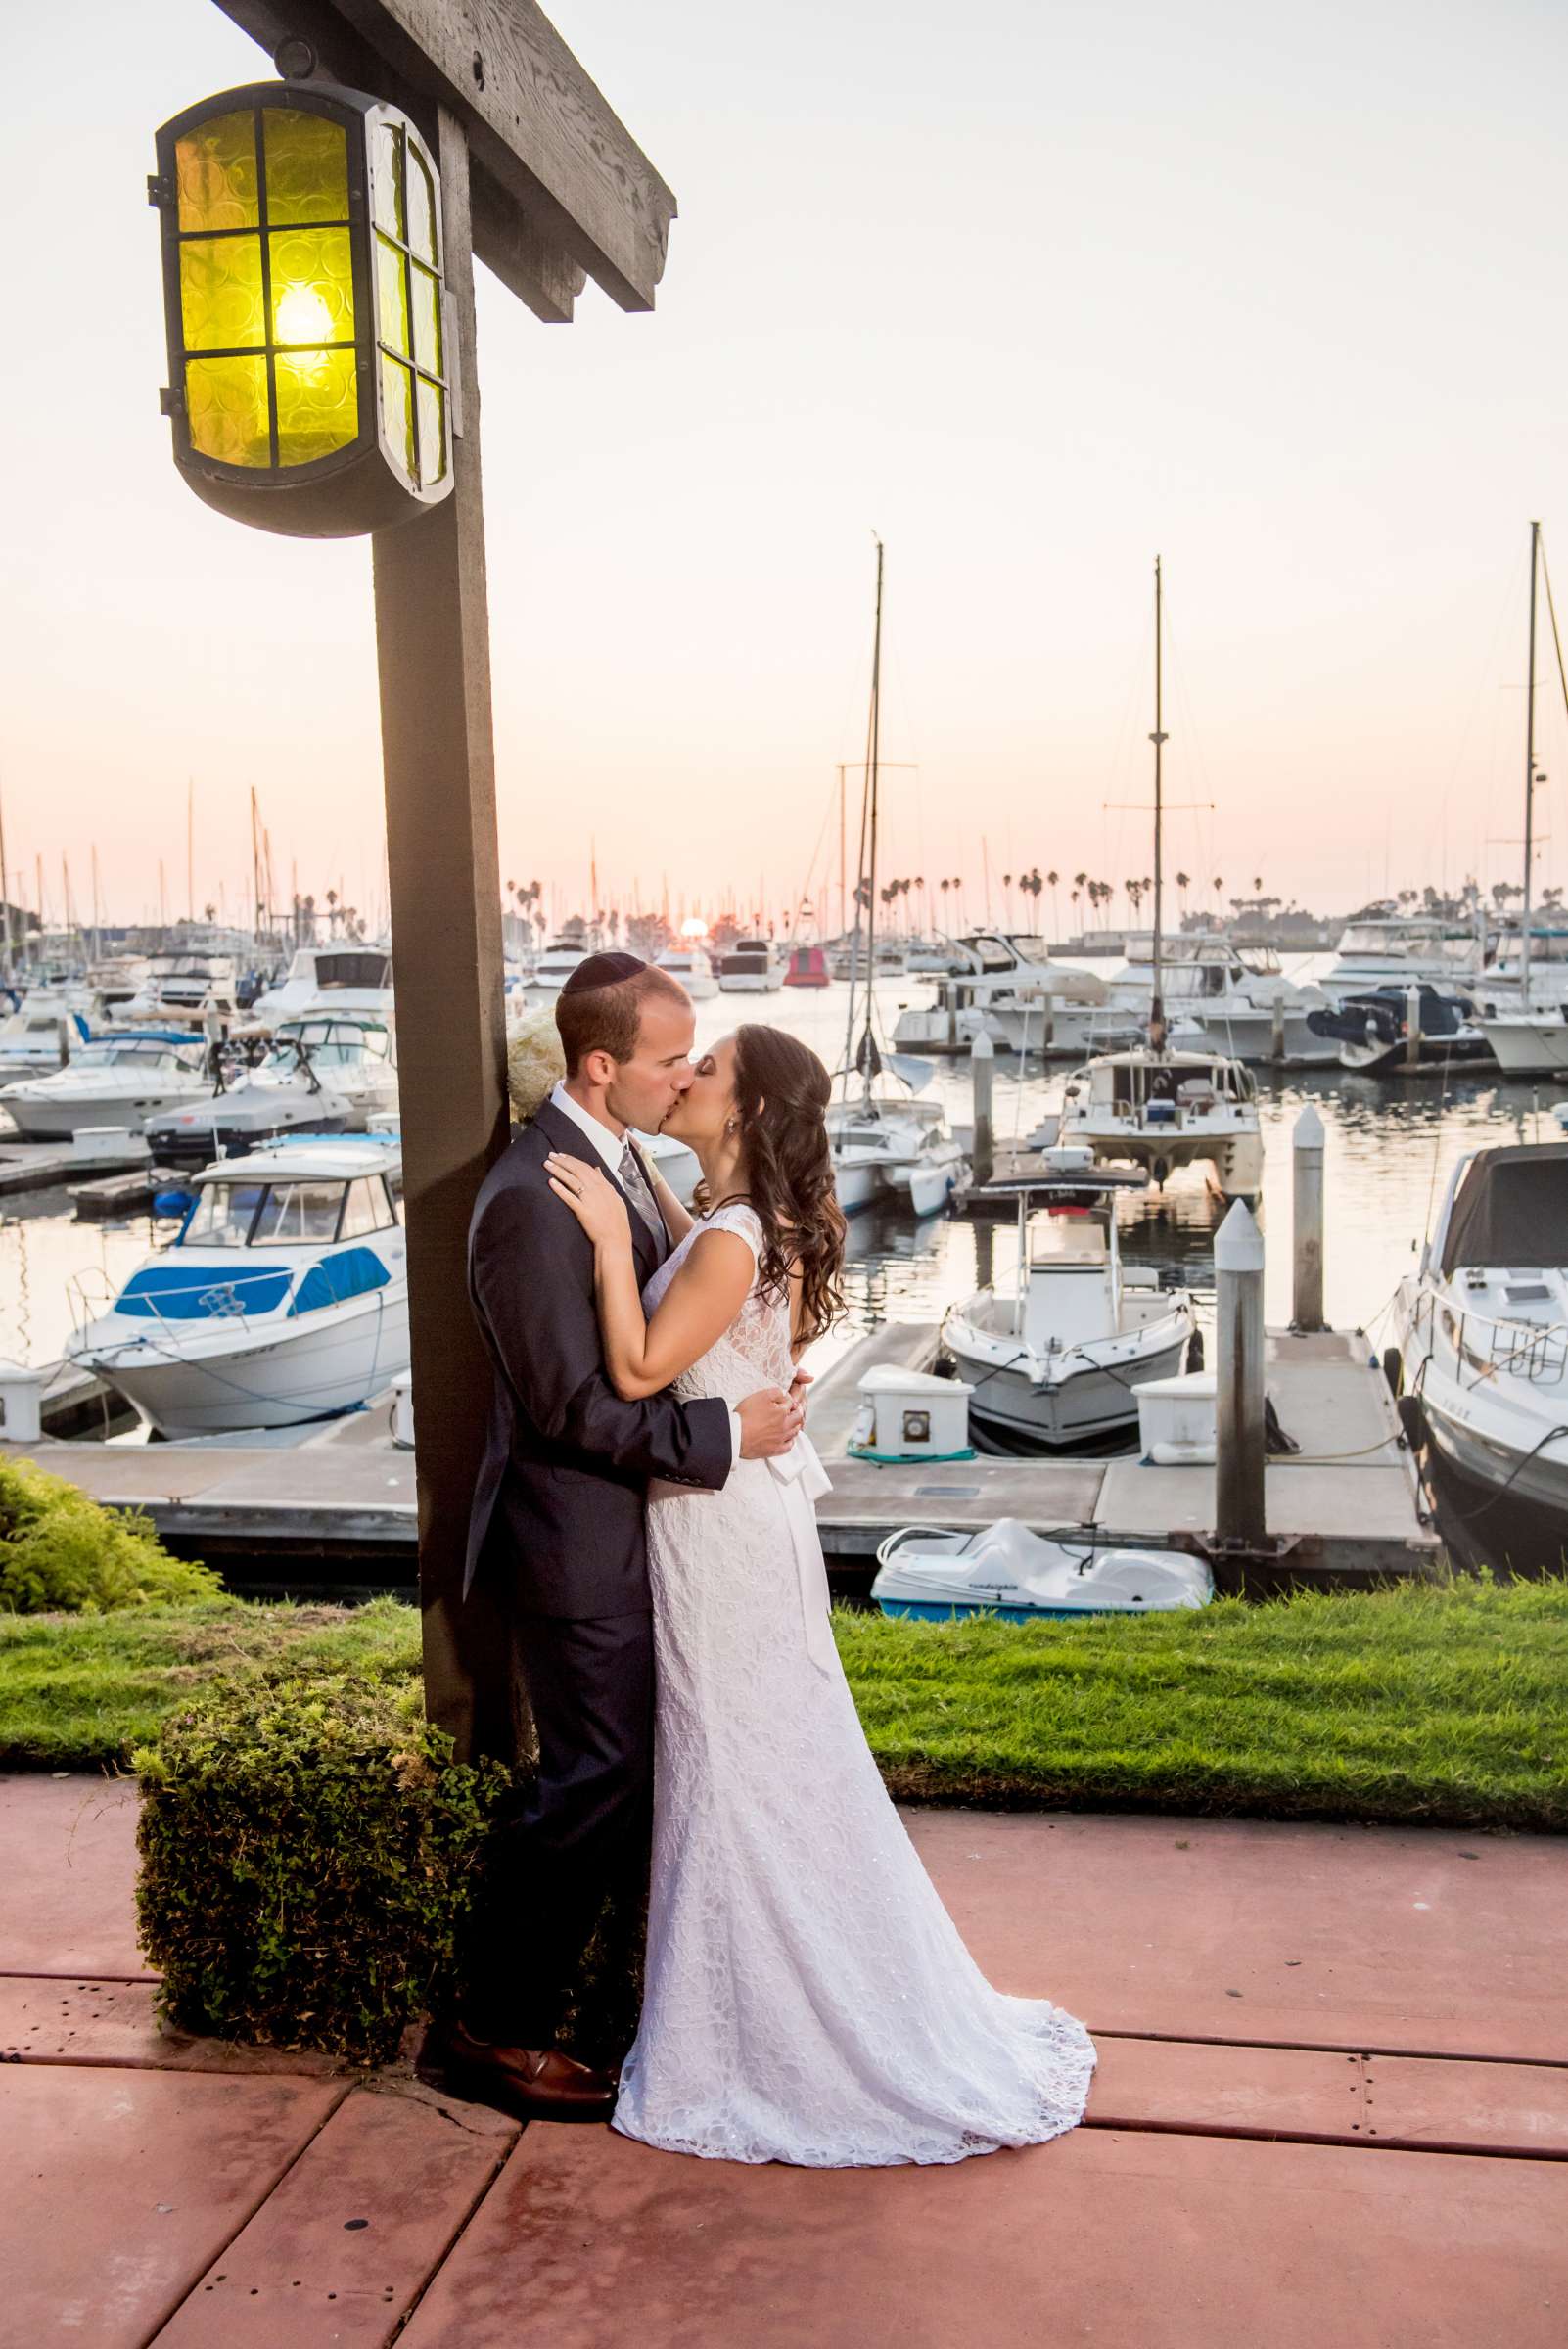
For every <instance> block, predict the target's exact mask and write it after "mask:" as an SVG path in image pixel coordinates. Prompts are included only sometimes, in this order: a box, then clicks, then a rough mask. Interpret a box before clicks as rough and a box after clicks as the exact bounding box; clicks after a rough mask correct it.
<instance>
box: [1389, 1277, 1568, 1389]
mask: <svg viewBox="0 0 1568 2349" xmlns="http://www.w3.org/2000/svg"><path fill="white" fill-rule="evenodd" d="M1438 1305H1439V1300H1438V1299H1437V1297H1436V1296H1435V1295H1434V1293H1433V1292H1432V1291H1431V1290H1430V1289H1427V1290H1423V1292H1422V1293H1421V1295H1420V1296H1419V1297H1418V1298H1417V1300H1416V1306H1415V1312H1414V1313H1413V1315H1412V1316H1411V1318H1412V1324H1413V1327H1414V1330H1415V1332H1416V1333H1417V1335H1419V1334H1420V1330H1421V1322H1422V1319H1423V1318H1424V1319H1425V1321H1426V1331H1425V1336H1426V1343H1427V1351H1428V1353H1430V1352H1431V1351H1432V1340H1433V1332H1434V1320H1435V1316H1436V1314H1437V1312H1438ZM1442 1320H1443V1334H1444V1336H1445V1337H1446V1338H1447V1339H1448V1341H1449V1343H1450V1345H1451V1346H1452V1347H1453V1352H1454V1355H1455V1358H1456V1359H1457V1362H1458V1366H1459V1375H1460V1383H1461V1385H1462V1384H1463V1373H1464V1371H1465V1370H1466V1369H1469V1370H1470V1371H1471V1372H1473V1374H1474V1375H1473V1379H1472V1384H1474V1385H1476V1386H1479V1385H1481V1383H1482V1382H1483V1380H1486V1379H1490V1378H1496V1377H1497V1376H1498V1375H1499V1372H1500V1373H1501V1374H1502V1375H1503V1376H1505V1377H1507V1378H1519V1379H1523V1380H1524V1381H1525V1382H1526V1383H1527V1384H1528V1385H1530V1386H1538V1385H1539V1386H1560V1385H1561V1384H1562V1382H1563V1379H1564V1377H1565V1375H1568V1323H1565V1322H1562V1321H1551V1322H1545V1323H1540V1322H1533V1321H1509V1320H1503V1319H1501V1318H1499V1316H1497V1315H1495V1314H1492V1313H1472V1312H1470V1311H1469V1310H1468V1309H1466V1308H1462V1307H1459V1308H1456V1307H1455V1306H1453V1304H1452V1303H1450V1302H1449V1301H1447V1300H1444V1301H1443V1302H1442Z"/></svg>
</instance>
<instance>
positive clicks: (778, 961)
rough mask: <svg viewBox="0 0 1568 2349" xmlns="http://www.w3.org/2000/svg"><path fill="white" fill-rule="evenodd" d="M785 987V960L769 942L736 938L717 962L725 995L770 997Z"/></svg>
mask: <svg viewBox="0 0 1568 2349" xmlns="http://www.w3.org/2000/svg"><path fill="white" fill-rule="evenodd" d="M783 984H784V957H783V955H782V954H781V953H780V952H779V950H778V947H777V945H776V944H774V942H773V940H772V939H770V938H738V939H736V941H735V944H733V945H732V946H730V947H728V948H726V950H725V951H724V952H723V953H722V954H721V955H720V956H719V958H718V985H719V990H720V992H721V993H723V994H726V995H734V994H741V995H770V994H772V993H773V992H774V990H776V989H778V988H781V987H782V986H783Z"/></svg>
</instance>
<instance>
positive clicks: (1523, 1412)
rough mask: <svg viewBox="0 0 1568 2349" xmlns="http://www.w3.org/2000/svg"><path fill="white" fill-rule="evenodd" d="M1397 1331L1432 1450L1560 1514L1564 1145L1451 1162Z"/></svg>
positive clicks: (1564, 1504)
mask: <svg viewBox="0 0 1568 2349" xmlns="http://www.w3.org/2000/svg"><path fill="white" fill-rule="evenodd" d="M1394 1325H1395V1329H1396V1331H1397V1333H1398V1337H1399V1350H1400V1359H1401V1368H1402V1374H1403V1383H1404V1387H1405V1390H1406V1392H1407V1394H1408V1395H1410V1396H1411V1397H1413V1398H1415V1399H1416V1400H1417V1401H1418V1405H1419V1410H1420V1412H1421V1414H1423V1415H1424V1419H1425V1425H1426V1429H1427V1431H1428V1433H1429V1434H1430V1436H1431V1440H1432V1442H1433V1443H1434V1444H1435V1445H1436V1447H1437V1449H1438V1451H1440V1452H1442V1453H1443V1454H1444V1455H1445V1456H1446V1457H1447V1458H1448V1459H1449V1460H1451V1461H1452V1462H1453V1465H1454V1466H1455V1467H1456V1468H1458V1469H1460V1470H1462V1471H1463V1472H1464V1473H1465V1474H1466V1475H1468V1476H1470V1477H1472V1478H1474V1479H1476V1480H1478V1481H1479V1482H1480V1483H1482V1484H1486V1485H1491V1486H1494V1487H1496V1488H1498V1490H1499V1491H1502V1490H1506V1491H1507V1492H1509V1493H1510V1494H1512V1495H1514V1496H1515V1497H1517V1498H1518V1499H1520V1500H1528V1501H1533V1502H1535V1503H1536V1504H1537V1505H1538V1506H1541V1507H1544V1508H1548V1509H1553V1510H1555V1511H1556V1512H1557V1513H1558V1514H1559V1515H1561V1516H1562V1517H1564V1518H1565V1519H1568V1142H1545V1143H1540V1144H1533V1143H1532V1144H1518V1145H1514V1146H1511V1147H1506V1148H1500V1149H1492V1150H1472V1151H1471V1152H1469V1154H1468V1155H1467V1156H1466V1157H1465V1158H1463V1159H1461V1160H1460V1162H1459V1164H1458V1166H1457V1167H1456V1168H1455V1169H1454V1172H1453V1176H1452V1178H1451V1179H1450V1182H1449V1186H1448V1192H1447V1195H1446V1196H1445V1198H1444V1201H1443V1207H1442V1210H1441V1212H1440V1214H1439V1216H1438V1220H1437V1223H1436V1226H1435V1228H1434V1230H1433V1233H1432V1237H1431V1239H1430V1240H1429V1241H1428V1242H1427V1245H1426V1247H1425V1248H1424V1249H1423V1251H1422V1254H1421V1264H1420V1269H1419V1270H1418V1271H1417V1272H1413V1273H1408V1274H1407V1276H1406V1278H1405V1279H1404V1280H1403V1281H1401V1283H1400V1285H1399V1288H1398V1289H1397V1290H1396V1291H1395V1297H1394Z"/></svg>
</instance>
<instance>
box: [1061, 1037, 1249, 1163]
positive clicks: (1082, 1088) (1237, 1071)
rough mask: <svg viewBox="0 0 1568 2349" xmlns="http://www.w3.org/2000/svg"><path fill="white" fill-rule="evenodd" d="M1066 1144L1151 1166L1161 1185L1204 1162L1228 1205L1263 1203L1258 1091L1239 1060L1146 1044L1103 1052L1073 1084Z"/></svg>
mask: <svg viewBox="0 0 1568 2349" xmlns="http://www.w3.org/2000/svg"><path fill="white" fill-rule="evenodd" d="M1058 1138H1059V1139H1060V1140H1061V1141H1062V1142H1064V1143H1081V1144H1084V1145H1085V1146H1086V1147H1087V1148H1089V1149H1091V1150H1092V1151H1093V1153H1094V1155H1095V1157H1096V1158H1097V1159H1100V1160H1103V1161H1108V1162H1113V1163H1114V1162H1115V1161H1118V1160H1127V1161H1129V1162H1130V1164H1131V1165H1133V1166H1137V1167H1144V1168H1146V1169H1147V1170H1148V1173H1149V1174H1150V1175H1151V1176H1152V1177H1153V1179H1154V1180H1155V1181H1156V1182H1164V1181H1166V1180H1167V1178H1168V1177H1169V1176H1170V1175H1171V1174H1174V1173H1175V1172H1176V1168H1177V1167H1186V1166H1191V1165H1193V1164H1194V1163H1195V1162H1197V1161H1200V1160H1203V1161H1207V1162H1208V1164H1209V1165H1210V1166H1211V1167H1212V1168H1213V1169H1214V1176H1215V1180H1216V1182H1217V1184H1218V1185H1219V1188H1220V1189H1221V1190H1222V1192H1223V1194H1224V1196H1225V1197H1226V1198H1227V1199H1256V1198H1257V1196H1258V1194H1259V1192H1260V1191H1261V1190H1262V1188H1263V1133H1262V1130H1261V1128H1260V1126H1259V1123H1258V1091H1257V1087H1256V1085H1255V1084H1254V1083H1253V1081H1252V1078H1251V1076H1250V1074H1249V1073H1248V1071H1247V1070H1246V1069H1245V1068H1243V1066H1242V1064H1241V1062H1240V1061H1239V1060H1231V1059H1230V1058H1229V1057H1228V1056H1227V1055H1224V1054H1222V1053H1218V1052H1180V1051H1175V1050H1157V1049H1156V1048H1155V1047H1154V1046H1153V1045H1150V1044H1144V1045H1141V1046H1136V1047H1134V1048H1133V1049H1132V1050H1130V1051H1128V1052H1105V1053H1101V1054H1100V1055H1099V1057H1098V1058H1097V1059H1094V1060H1091V1061H1088V1062H1086V1063H1085V1065H1084V1067H1083V1068H1081V1069H1078V1070H1075V1071H1074V1073H1073V1075H1072V1076H1071V1077H1069V1078H1068V1080H1067V1085H1066V1089H1065V1092H1064V1095H1063V1101H1062V1118H1061V1126H1060V1129H1059V1136H1058Z"/></svg>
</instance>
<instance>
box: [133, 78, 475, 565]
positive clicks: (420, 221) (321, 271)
mask: <svg viewBox="0 0 1568 2349" xmlns="http://www.w3.org/2000/svg"><path fill="white" fill-rule="evenodd" d="M148 193H149V196H150V198H151V200H152V201H153V202H154V203H155V204H156V205H157V206H158V207H159V211H160V214H161V221H162V232H163V302H164V310H165V314H166V319H167V326H168V358H169V384H168V388H167V389H166V390H165V391H164V393H163V406H164V411H165V413H166V414H167V415H168V416H169V418H170V419H171V421H172V423H173V427H174V462H175V464H176V465H177V466H178V467H179V470H180V471H181V473H182V474H183V475H184V476H185V479H186V480H187V481H188V482H189V483H190V484H191V487H192V488H193V489H194V490H195V491H196V494H197V496H198V497H201V498H205V499H206V501H207V503H208V505H210V506H216V507H217V509H218V511H219V512H220V513H223V514H228V515H232V516H233V517H234V518H235V519H236V520H237V521H240V522H250V523H254V524H256V525H257V526H258V527H259V528H260V529H262V530H282V531H285V532H287V533H289V534H290V535H291V536H297V537H307V538H342V537H349V536H352V535H354V534H355V533H356V532H359V531H364V530H384V529H386V528H387V527H388V526H389V525H391V524H392V523H396V522H401V521H404V520H406V519H407V518H408V517H410V516H412V515H415V514H420V513H423V512H424V511H425V510H426V509H427V508H428V507H430V506H432V505H435V504H437V503H438V501H439V500H440V499H441V498H443V497H445V496H446V495H447V494H448V493H449V491H450V489H451V486H452V420H451V402H450V391H449V377H448V371H447V370H448V361H447V348H446V343H447V337H446V333H445V299H444V287H443V279H442V268H441V228H440V218H441V207H440V186H439V182H438V178H437V174H436V167H435V165H434V163H433V162H432V161H431V158H430V154H429V151H428V149H427V148H426V146H425V143H424V141H423V140H422V139H421V137H420V135H419V133H418V131H417V130H416V129H415V127H414V125H413V124H412V122H410V121H409V119H408V117H407V116H406V115H403V114H400V113H399V112H398V110H397V109H396V108H395V107H392V106H387V105H384V104H383V103H382V102H381V101H380V100H379V99H375V98H369V97H366V96H365V95H364V94H363V93H362V92H361V91H358V90H345V89H339V88H336V87H334V86H333V85H331V84H329V83H319V82H308V83H306V82H300V83H294V82H287V81H273V82H257V83H254V84H252V85H251V86H249V87H247V88H245V89H239V90H224V91H222V92H221V93H220V94H219V95H218V96H217V97H214V98H208V99H206V100H204V101H203V103H202V104H201V105H200V106H192V107H187V108H186V110H185V112H184V113H183V114H182V115H175V116H174V118H173V120H172V121H170V122H165V123H164V124H163V127H162V128H161V130H160V132H159V134H158V171H157V174H156V176H155V177H154V178H152V179H151V180H150V181H149V182H148Z"/></svg>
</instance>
